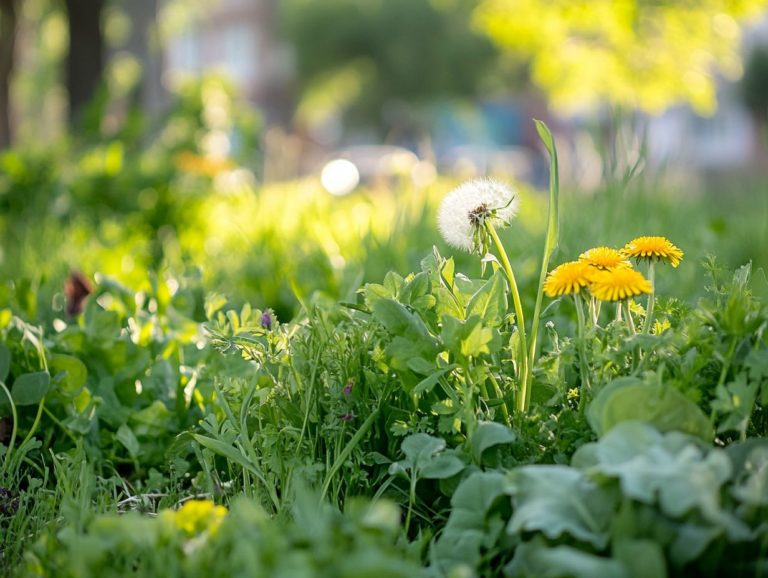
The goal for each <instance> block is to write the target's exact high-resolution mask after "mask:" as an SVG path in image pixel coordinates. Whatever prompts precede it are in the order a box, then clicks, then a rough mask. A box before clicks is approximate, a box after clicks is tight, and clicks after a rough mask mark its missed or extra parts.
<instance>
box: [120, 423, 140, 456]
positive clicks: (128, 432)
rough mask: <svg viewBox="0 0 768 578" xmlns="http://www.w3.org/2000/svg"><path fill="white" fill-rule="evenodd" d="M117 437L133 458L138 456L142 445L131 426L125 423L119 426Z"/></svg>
mask: <svg viewBox="0 0 768 578" xmlns="http://www.w3.org/2000/svg"><path fill="white" fill-rule="evenodd" d="M115 439H116V440H117V441H119V442H120V443H121V444H123V446H125V449H127V450H128V453H129V454H130V455H131V457H132V458H136V457H138V455H139V451H141V445H140V444H139V440H138V439H137V438H136V435H135V434H134V433H133V430H132V429H131V428H130V427H128V426H127V425H126V424H123V425H121V426H120V427H119V428H117V432H115Z"/></svg>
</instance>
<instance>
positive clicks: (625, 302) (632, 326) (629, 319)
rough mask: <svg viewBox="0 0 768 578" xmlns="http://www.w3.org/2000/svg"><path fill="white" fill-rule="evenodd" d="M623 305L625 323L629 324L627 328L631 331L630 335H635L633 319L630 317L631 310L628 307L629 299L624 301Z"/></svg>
mask: <svg viewBox="0 0 768 578" xmlns="http://www.w3.org/2000/svg"><path fill="white" fill-rule="evenodd" d="M624 307H626V309H627V325H629V330H630V331H631V332H632V335H637V329H635V320H634V319H632V310H631V309H630V307H629V300H627V301H624Z"/></svg>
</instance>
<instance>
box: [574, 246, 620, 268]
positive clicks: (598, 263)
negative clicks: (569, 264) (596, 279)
mask: <svg viewBox="0 0 768 578" xmlns="http://www.w3.org/2000/svg"><path fill="white" fill-rule="evenodd" d="M579 261H583V262H584V263H588V264H590V265H592V266H593V267H597V268H598V269H614V268H616V267H630V266H631V264H630V262H629V261H627V258H626V257H625V256H624V255H622V254H621V252H620V251H617V250H616V249H611V248H610V247H595V248H594V249H590V250H589V251H584V252H583V253H582V254H581V255H579Z"/></svg>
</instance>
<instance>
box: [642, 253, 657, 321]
mask: <svg viewBox="0 0 768 578" xmlns="http://www.w3.org/2000/svg"><path fill="white" fill-rule="evenodd" d="M654 265H655V263H654V262H653V261H650V262H649V263H648V280H649V281H650V282H651V292H650V293H649V294H648V307H646V311H645V322H644V323H643V333H648V332H649V331H650V330H651V323H653V306H654V303H655V301H656V269H655V267H654Z"/></svg>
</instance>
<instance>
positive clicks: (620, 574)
mask: <svg viewBox="0 0 768 578" xmlns="http://www.w3.org/2000/svg"><path fill="white" fill-rule="evenodd" d="M504 570H505V575H507V576H537V577H543V578H632V576H631V574H629V572H628V571H627V569H626V568H625V567H624V566H623V565H622V563H621V562H619V561H618V560H613V559H611V558H604V557H602V556H597V555H595V554H590V553H588V552H584V551H583V550H579V549H577V548H572V547H571V546H553V547H550V546H549V545H548V544H547V543H546V542H545V541H544V540H542V539H541V537H537V538H536V539H534V540H533V541H532V542H524V543H523V544H520V545H519V546H518V547H517V548H516V549H515V557H514V558H513V559H512V562H510V563H509V564H508V565H507V566H506V568H505V569H504Z"/></svg>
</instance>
